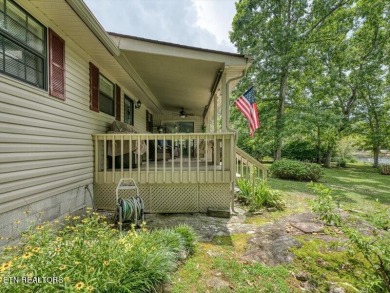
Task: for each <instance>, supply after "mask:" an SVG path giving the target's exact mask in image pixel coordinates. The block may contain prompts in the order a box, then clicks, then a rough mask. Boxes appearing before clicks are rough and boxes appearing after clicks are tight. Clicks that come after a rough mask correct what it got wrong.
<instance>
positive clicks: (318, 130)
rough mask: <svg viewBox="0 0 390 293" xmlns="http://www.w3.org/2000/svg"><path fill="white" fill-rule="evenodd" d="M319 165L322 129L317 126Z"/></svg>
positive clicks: (319, 162) (318, 161) (318, 162)
mask: <svg viewBox="0 0 390 293" xmlns="http://www.w3.org/2000/svg"><path fill="white" fill-rule="evenodd" d="M317 164H321V128H320V126H319V125H318V126H317Z"/></svg>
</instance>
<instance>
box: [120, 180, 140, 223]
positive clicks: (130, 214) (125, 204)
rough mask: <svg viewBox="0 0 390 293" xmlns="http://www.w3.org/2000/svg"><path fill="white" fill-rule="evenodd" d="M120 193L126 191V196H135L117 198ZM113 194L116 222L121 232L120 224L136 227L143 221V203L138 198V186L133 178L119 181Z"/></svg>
mask: <svg viewBox="0 0 390 293" xmlns="http://www.w3.org/2000/svg"><path fill="white" fill-rule="evenodd" d="M120 191H128V192H126V193H127V194H129V193H133V194H134V193H135V196H126V198H125V197H119V193H120ZM115 193H116V194H115V200H116V215H117V216H116V220H117V222H118V225H119V229H120V231H122V224H123V223H125V222H130V223H134V224H135V225H138V224H139V222H142V221H144V209H145V206H144V202H143V200H142V198H141V197H140V194H139V189H138V186H137V184H135V181H134V179H133V178H122V179H120V180H119V182H118V185H117V186H116V190H115ZM123 193H124V192H123Z"/></svg>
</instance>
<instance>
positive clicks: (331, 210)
mask: <svg viewBox="0 0 390 293" xmlns="http://www.w3.org/2000/svg"><path fill="white" fill-rule="evenodd" d="M308 187H309V188H310V189H311V190H312V191H313V192H314V193H315V194H317V195H318V197H317V198H316V199H314V200H313V201H312V203H311V206H312V210H313V212H315V213H317V214H318V215H319V217H320V219H321V220H323V221H324V222H325V223H326V224H328V225H336V226H340V224H341V216H340V213H339V199H338V198H337V197H335V196H332V189H330V188H327V187H325V186H324V185H322V184H315V183H313V182H310V183H309V184H308Z"/></svg>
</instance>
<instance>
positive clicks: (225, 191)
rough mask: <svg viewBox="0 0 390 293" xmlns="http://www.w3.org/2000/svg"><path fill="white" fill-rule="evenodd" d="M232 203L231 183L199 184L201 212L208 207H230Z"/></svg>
mask: <svg viewBox="0 0 390 293" xmlns="http://www.w3.org/2000/svg"><path fill="white" fill-rule="evenodd" d="M230 203H231V193H230V185H229V184H222V183H221V184H199V212H206V211H207V208H216V209H230Z"/></svg>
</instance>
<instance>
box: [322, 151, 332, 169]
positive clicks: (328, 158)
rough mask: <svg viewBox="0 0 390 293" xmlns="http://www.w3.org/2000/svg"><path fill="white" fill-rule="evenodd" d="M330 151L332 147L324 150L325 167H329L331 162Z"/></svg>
mask: <svg viewBox="0 0 390 293" xmlns="http://www.w3.org/2000/svg"><path fill="white" fill-rule="evenodd" d="M332 153H333V147H328V149H327V150H326V158H325V163H324V167H325V168H330V163H331V162H332Z"/></svg>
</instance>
